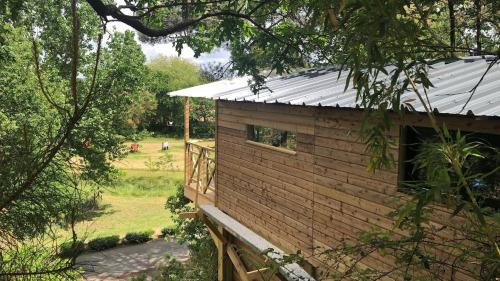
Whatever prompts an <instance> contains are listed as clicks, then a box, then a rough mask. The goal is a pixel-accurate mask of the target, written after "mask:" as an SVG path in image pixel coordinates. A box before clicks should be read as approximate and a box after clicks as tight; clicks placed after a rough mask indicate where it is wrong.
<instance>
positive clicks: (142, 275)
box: [130, 273, 148, 281]
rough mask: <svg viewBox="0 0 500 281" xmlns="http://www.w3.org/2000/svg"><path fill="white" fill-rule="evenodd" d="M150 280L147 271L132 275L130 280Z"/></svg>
mask: <svg viewBox="0 0 500 281" xmlns="http://www.w3.org/2000/svg"><path fill="white" fill-rule="evenodd" d="M146 280H148V276H147V275H146V274H145V273H141V274H139V275H137V276H136V277H132V279H131V280H130V281H146Z"/></svg>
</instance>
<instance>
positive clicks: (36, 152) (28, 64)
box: [0, 0, 145, 280]
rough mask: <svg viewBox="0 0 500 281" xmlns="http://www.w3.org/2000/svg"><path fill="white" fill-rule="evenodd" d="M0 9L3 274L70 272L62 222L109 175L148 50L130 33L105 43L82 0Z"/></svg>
mask: <svg viewBox="0 0 500 281" xmlns="http://www.w3.org/2000/svg"><path fill="white" fill-rule="evenodd" d="M0 9H1V10H2V11H6V13H5V14H3V13H2V15H1V16H0V17H2V19H4V20H5V21H2V26H1V28H0V31H1V33H0V38H2V39H1V40H3V41H2V46H1V47H0V49H1V52H2V55H1V56H0V101H1V102H0V128H1V130H0V167H1V169H0V279H2V280H4V279H5V280H16V279H29V278H32V279H37V280H45V279H47V280H65V279H71V280H73V279H75V278H77V275H78V270H77V268H75V267H74V264H75V257H69V258H60V257H59V252H60V246H61V245H60V243H59V242H58V241H59V238H60V237H58V233H57V231H56V230H57V229H60V228H67V229H69V230H73V227H74V225H75V224H76V223H77V222H78V221H81V220H83V219H85V218H87V217H88V216H89V215H90V214H91V211H92V208H93V207H94V206H95V199H96V196H98V194H99V191H100V189H99V186H100V185H101V184H102V183H105V182H107V181H109V180H111V179H112V178H113V176H114V169H113V168H112V166H111V165H110V160H112V159H114V158H119V157H121V156H122V155H123V152H124V149H123V145H122V142H123V137H122V136H120V134H123V132H122V131H121V128H122V127H120V126H119V125H120V124H122V123H124V122H126V118H125V117H126V116H124V115H123V114H122V112H123V110H125V111H126V109H127V108H128V107H129V106H130V103H131V99H132V97H133V95H134V94H137V91H138V89H140V88H141V87H142V80H141V78H142V75H143V73H142V72H141V71H142V70H144V65H143V63H144V60H145V57H144V55H143V54H142V52H141V51H140V47H139V45H138V44H137V43H136V42H135V41H134V40H133V33H126V34H113V35H112V39H111V40H110V41H109V42H108V45H107V46H103V44H102V41H103V40H102V38H103V33H104V32H105V27H104V26H100V25H101V24H102V22H101V21H100V20H99V18H98V17H96V16H95V15H94V14H93V12H92V10H91V9H90V7H89V6H88V5H86V4H85V3H77V1H59V0H53V1H30V2H25V1H7V2H2V3H1V4H0ZM14 9H19V10H14ZM72 234H73V235H72V237H71V238H70V240H71V242H70V243H72V244H73V245H77V244H78V243H77V242H78V239H81V237H78V236H77V234H76V233H75V232H74V230H73V231H72ZM66 239H68V238H66Z"/></svg>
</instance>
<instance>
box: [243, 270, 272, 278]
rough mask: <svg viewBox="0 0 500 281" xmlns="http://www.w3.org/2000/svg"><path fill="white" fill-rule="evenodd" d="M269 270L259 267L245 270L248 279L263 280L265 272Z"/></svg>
mask: <svg viewBox="0 0 500 281" xmlns="http://www.w3.org/2000/svg"><path fill="white" fill-rule="evenodd" d="M268 271H269V268H267V267H266V268H261V269H257V270H253V271H249V272H247V276H248V279H250V280H264V279H265V278H263V277H265V274H266V273H267V272H268Z"/></svg>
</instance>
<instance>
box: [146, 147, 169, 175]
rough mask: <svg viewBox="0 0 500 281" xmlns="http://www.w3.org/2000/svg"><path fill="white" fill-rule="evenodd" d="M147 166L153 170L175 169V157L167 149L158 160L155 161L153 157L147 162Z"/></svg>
mask: <svg viewBox="0 0 500 281" xmlns="http://www.w3.org/2000/svg"><path fill="white" fill-rule="evenodd" d="M145 164H146V167H148V169H150V170H152V171H158V170H167V169H169V170H173V169H174V157H173V156H172V154H171V153H169V152H168V151H165V153H163V155H162V156H160V158H158V160H156V161H153V160H152V159H151V157H149V159H148V160H147V161H146V162H145Z"/></svg>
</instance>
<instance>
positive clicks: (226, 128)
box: [216, 101, 499, 280]
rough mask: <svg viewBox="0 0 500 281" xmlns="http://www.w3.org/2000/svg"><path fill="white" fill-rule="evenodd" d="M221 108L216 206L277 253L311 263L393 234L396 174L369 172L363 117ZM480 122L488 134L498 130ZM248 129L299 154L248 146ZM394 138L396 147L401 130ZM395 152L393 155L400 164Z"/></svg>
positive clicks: (445, 216)
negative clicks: (327, 252) (321, 251)
mask: <svg viewBox="0 0 500 281" xmlns="http://www.w3.org/2000/svg"><path fill="white" fill-rule="evenodd" d="M217 108H218V112H217V116H218V118H217V189H216V190H217V196H216V198H217V202H216V205H217V206H218V208H220V209H221V210H222V211H224V212H226V213H227V214H229V215H230V216H232V217H233V218H235V219H237V220H238V221H239V222H241V223H242V224H244V225H246V226H247V227H249V228H251V229H252V230H254V231H255V232H257V233H258V234H260V235H261V236H263V237H265V238H266V239H269V240H270V241H271V242H272V243H274V244H276V245H277V246H279V247H281V248H283V249H285V250H288V251H296V250H301V251H302V253H304V254H305V255H306V256H308V255H311V254H313V252H314V249H315V248H317V247H322V248H325V247H326V248H328V247H334V246H335V245H338V244H339V243H340V241H341V240H342V239H344V240H348V241H355V239H356V234H357V233H358V232H359V231H361V230H368V229H371V228H373V227H379V228H383V229H388V230H389V229H392V226H393V221H392V220H390V219H389V218H388V217H387V216H386V214H388V213H389V212H391V211H392V210H393V207H394V206H393V205H390V204H388V203H387V199H390V198H391V197H392V196H393V195H394V194H396V193H397V183H398V179H399V172H398V167H394V168H393V169H389V170H386V171H379V172H377V173H375V174H372V173H370V172H368V171H367V164H368V161H369V156H368V155H367V154H366V152H365V146H364V145H363V143H362V142H360V141H359V136H358V133H357V131H358V129H359V126H360V122H361V118H362V115H361V114H360V112H359V111H355V110H341V109H335V108H320V107H303V106H287V105H271V104H255V103H241V102H238V103H236V102H228V101H219V102H218V107H217ZM412 118H413V119H410V120H413V121H414V122H415V124H418V125H420V126H422V125H423V126H425V125H427V124H426V123H425V119H424V118H421V117H412ZM446 118H447V119H448V120H446V121H447V122H448V121H450V120H451V121H450V124H452V126H451V127H457V126H459V124H465V125H466V127H469V128H470V127H473V126H475V124H474V122H472V121H467V122H460V121H454V120H452V119H450V118H448V117H446ZM478 122H479V123H478V124H479V125H480V126H479V127H480V128H481V131H483V132H491V131H495V130H497V129H498V126H499V123H498V122H496V123H492V122H484V121H478ZM247 124H251V125H259V126H265V127H271V128H278V129H283V130H289V131H292V132H295V133H296V134H297V153H296V154H287V153H283V152H279V151H275V150H272V149H266V148H263V147H260V146H256V145H253V144H251V143H248V142H246V136H247V133H246V125H247ZM474 128H475V127H474ZM464 130H465V128H464ZM390 137H391V138H393V139H394V141H395V143H398V141H399V137H400V132H399V129H395V130H393V131H392V132H390ZM398 149H399V148H398V147H394V148H393V149H392V151H393V152H394V153H393V154H394V156H395V158H396V161H397V160H398V157H399V151H398ZM393 204H394V203H393ZM446 220H449V212H448V211H447V210H445V209H439V210H438V211H437V214H436V222H435V223H436V225H439V224H440V221H441V222H443V221H446ZM459 221H460V218H457V222H459ZM451 232H452V230H450V233H448V234H446V233H444V234H443V235H453V233H451ZM400 234H404V233H402V232H400ZM309 262H311V263H312V264H317V262H318V261H317V260H315V259H310V260H309ZM363 263H364V264H363V265H365V266H370V267H375V268H388V267H390V266H391V264H393V261H392V260H391V259H390V258H387V257H384V258H382V257H381V256H379V255H377V254H372V255H371V256H370V257H369V258H367V259H365V260H364V261H363ZM470 279H473V278H471V277H469V276H467V275H466V274H463V272H458V274H457V275H456V280H470ZM387 280H391V278H390V277H387Z"/></svg>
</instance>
